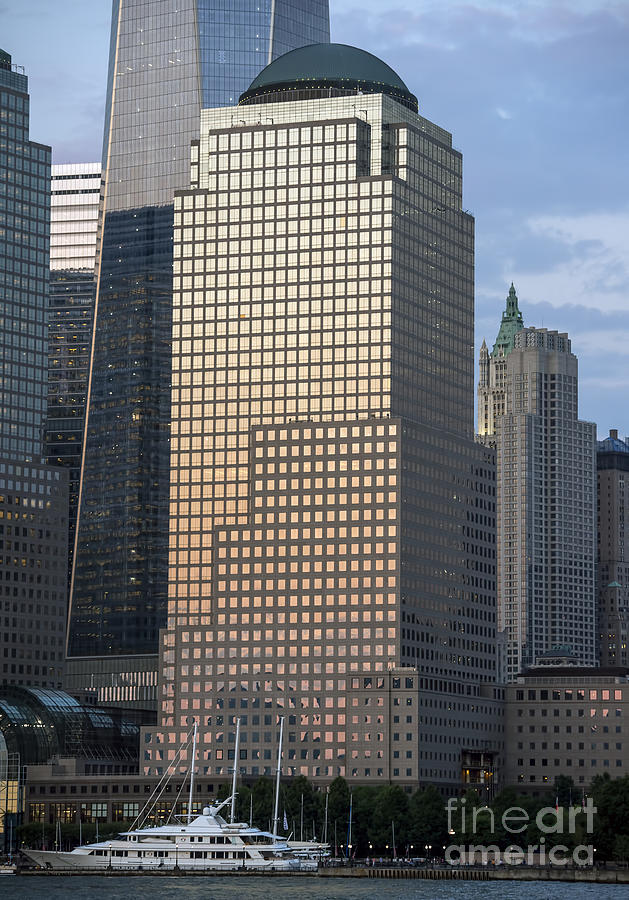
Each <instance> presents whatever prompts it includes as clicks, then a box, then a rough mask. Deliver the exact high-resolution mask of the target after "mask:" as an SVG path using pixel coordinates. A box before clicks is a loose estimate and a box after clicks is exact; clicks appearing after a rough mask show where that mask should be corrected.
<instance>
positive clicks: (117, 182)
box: [68, 0, 329, 700]
mask: <svg viewBox="0 0 629 900" xmlns="http://www.w3.org/2000/svg"><path fill="white" fill-rule="evenodd" d="M328 38H329V26H328V11H327V0H316V2H313V3H310V4H309V5H308V11H304V8H303V4H302V3H293V2H274V3H273V4H270V3H267V2H265V3H263V4H259V3H253V2H252V0H247V2H240V3H232V4H229V9H226V7H225V5H224V4H222V5H221V4H218V3H217V2H216V0H159V2H154V3H146V2H145V0H116V2H114V6H113V20H112V39H111V52H110V69H109V81H108V91H107V103H106V113H105V135H104V144H103V177H104V196H103V210H104V212H103V225H102V241H101V250H100V258H99V261H98V266H97V277H98V290H97V302H96V315H95V324H94V341H93V348H92V357H91V376H90V387H89V393H88V418H87V426H86V437H85V449H84V459H83V468H82V479H81V498H80V509H79V524H78V529H77V544H76V554H75V564H74V573H73V586H72V597H71V617H70V622H69V629H68V654H69V656H70V657H72V658H73V661H72V662H71V664H70V666H69V670H70V671H71V672H74V673H76V680H73V681H71V682H68V685H69V687H72V688H73V689H76V688H77V687H79V686H80V684H79V682H84V681H85V678H86V677H89V680H90V683H93V684H94V685H95V686H98V684H99V683H101V682H102V683H105V684H107V685H108V690H109V688H110V687H111V685H112V684H114V685H115V683H116V677H115V675H114V672H115V671H116V670H118V671H120V669H122V674H121V676H120V678H121V681H122V682H123V683H124V691H123V694H124V696H125V697H129V692H131V695H132V694H133V691H134V689H135V688H134V685H137V686H138V687H139V688H140V689H141V692H143V693H144V694H145V697H146V690H145V689H148V692H149V695H150V693H151V690H154V688H152V687H151V685H150V684H147V683H146V671H147V667H148V669H151V668H152V669H153V670H154V668H155V661H154V654H155V652H156V649H157V635H158V629H159V627H160V626H162V625H163V624H164V622H165V616H166V582H167V555H166V554H167V529H168V524H167V513H168V510H167V505H168V462H169V460H168V422H169V413H170V329H171V312H172V310H171V307H172V217H173V206H172V203H173V193H174V191H175V190H176V189H177V188H181V187H184V186H185V185H186V184H187V179H188V169H189V159H190V142H191V140H192V139H194V138H198V135H199V113H200V109H201V107H202V106H204V105H208V104H209V103H216V102H217V101H220V102H223V103H229V102H231V98H232V97H233V96H235V94H236V93H237V91H238V90H240V89H244V87H246V85H247V84H248V82H249V80H250V77H251V73H252V72H254V71H258V70H259V68H261V67H262V66H263V65H264V64H266V63H267V62H268V61H269V60H270V59H272V58H274V56H276V55H277V54H278V53H281V52H283V50H284V49H286V48H287V45H288V46H298V45H301V44H304V43H308V42H310V41H313V40H327V39H328ZM147 656H148V657H151V659H150V660H148V661H147V659H146V658H147ZM116 659H117V660H118V662H116ZM153 674H154V671H153ZM73 678H74V676H73ZM148 680H149V681H151V676H149V679H148ZM84 686H85V685H84ZM123 694H120V697H122V696H123ZM101 699H104V698H101ZM112 699H114V700H115V699H116V697H113V698H112Z"/></svg>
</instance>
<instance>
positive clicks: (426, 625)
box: [143, 45, 501, 787]
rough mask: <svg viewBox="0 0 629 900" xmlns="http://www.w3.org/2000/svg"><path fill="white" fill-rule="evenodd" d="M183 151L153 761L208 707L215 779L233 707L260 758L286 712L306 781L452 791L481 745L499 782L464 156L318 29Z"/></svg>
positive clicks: (159, 762)
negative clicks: (187, 166) (165, 609)
mask: <svg viewBox="0 0 629 900" xmlns="http://www.w3.org/2000/svg"><path fill="white" fill-rule="evenodd" d="M357 98H358V99H357ZM191 172H192V177H191V187H190V189H189V190H186V191H180V192H178V193H177V196H176V200H175V250H174V252H175V268H174V298H175V300H174V319H173V376H172V381H173V401H172V434H171V489H170V491H171V506H170V570H169V624H168V629H167V631H166V633H165V635H164V640H163V646H162V651H161V663H162V667H161V679H160V707H159V714H160V723H159V725H158V728H157V729H150V730H147V731H146V732H145V736H144V740H145V743H144V744H143V752H144V761H143V771H144V773H145V774H146V775H149V774H161V773H162V772H163V771H165V770H166V769H167V768H168V767H169V765H170V764H172V761H173V760H174V757H175V753H176V751H177V749H178V745H179V736H180V733H181V729H182V728H183V727H184V723H185V722H187V721H189V719H190V717H194V718H195V719H197V720H198V723H199V726H200V749H199V754H198V761H197V765H198V771H199V774H200V775H201V776H208V777H210V776H211V777H216V776H224V777H225V776H228V774H229V771H230V768H231V767H233V765H234V760H233V752H234V748H233V738H234V730H235V726H234V722H235V717H236V716H239V717H240V719H241V750H240V760H239V761H238V763H237V765H238V766H239V768H240V770H241V772H242V773H243V774H244V775H254V776H255V775H265V774H270V773H271V770H272V766H273V757H274V754H275V753H276V745H277V732H278V722H279V718H280V717H281V716H285V717H286V734H287V737H286V746H285V752H284V759H285V761H286V764H285V769H284V771H285V772H287V773H288V774H303V775H306V776H307V777H308V778H312V779H314V780H315V781H317V780H318V781H326V780H331V779H332V778H334V777H335V776H337V775H344V776H346V777H348V778H350V779H353V780H355V781H369V780H370V779H372V778H374V777H376V778H386V779H387V780H389V781H393V782H397V783H400V784H404V785H407V786H412V785H417V784H418V783H420V782H425V781H432V782H435V783H440V784H442V785H443V786H448V787H451V786H456V785H458V784H460V782H461V774H462V764H463V758H464V755H465V754H467V755H465V759H466V760H467V761H468V762H469V761H470V760H475V761H478V760H480V759H481V758H482V759H483V760H484V762H483V766H486V769H483V772H482V773H481V772H480V771H479V772H478V773H477V779H478V780H479V781H482V782H483V783H485V781H486V780H489V779H491V778H492V777H493V771H489V770H490V769H491V766H492V765H493V764H495V763H496V761H497V758H498V756H499V754H500V749H501V743H500V731H499V727H498V720H499V710H498V703H497V702H496V699H495V696H494V693H493V689H490V688H488V687H487V684H486V683H488V682H492V681H493V679H494V676H495V627H496V623H495V614H496V612H495V546H494V534H495V533H494V527H495V482H494V456H493V451H492V450H491V449H488V448H484V447H480V446H479V445H478V444H476V443H474V441H473V430H472V429H473V422H472V414H473V413H472V407H473V404H472V402H471V398H472V392H473V365H472V359H471V356H470V353H469V347H470V345H471V340H472V331H473V220H472V218H471V217H470V216H469V215H468V214H467V213H465V212H463V211H462V208H461V155H460V153H458V152H457V151H456V150H454V149H453V148H452V139H451V136H450V134H448V133H447V132H446V131H444V130H443V129H441V128H440V127H439V126H437V125H434V124H433V123H431V122H429V121H428V120H426V119H424V118H422V117H420V116H419V115H418V113H417V101H416V99H415V98H414V97H413V95H412V94H410V92H409V91H408V89H407V88H406V86H405V85H404V84H403V82H401V80H400V79H399V77H398V76H397V75H396V74H395V72H393V71H392V70H391V69H390V68H389V67H388V66H386V64H384V63H382V62H381V61H380V60H377V59H376V58H375V57H373V56H371V55H370V54H367V53H364V52H363V51H360V50H357V49H355V48H351V47H345V46H342V45H317V46H313V47H307V48H303V49H302V50H297V51H293V52H292V53H289V54H287V55H286V56H285V57H282V58H280V59H279V60H277V61H276V62H274V63H273V64H272V65H270V66H269V67H268V68H267V69H265V70H264V71H263V72H262V73H261V75H260V76H258V78H256V79H255V80H254V82H253V83H252V85H251V87H250V89H249V90H248V91H247V92H245V94H243V96H242V98H241V102H240V105H239V107H238V110H237V114H236V116H234V111H233V110H232V109H229V108H228V109H215V110H204V111H203V113H202V126H201V140H200V142H199V144H197V145H195V146H194V147H193V154H192V164H191ZM455 259H456V260H457V263H456V264H455V263H454V262H453V260H455ZM482 750H486V751H487V755H486V756H484V757H483V756H482V754H481V751H482ZM489 760H492V761H493V762H492V763H491V765H490V763H489ZM185 764H186V763H185V761H184V766H185Z"/></svg>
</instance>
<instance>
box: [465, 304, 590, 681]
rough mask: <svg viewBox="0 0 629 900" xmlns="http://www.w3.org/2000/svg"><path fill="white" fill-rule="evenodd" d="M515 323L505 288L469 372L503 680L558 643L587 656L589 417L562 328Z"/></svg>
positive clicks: (587, 662)
mask: <svg viewBox="0 0 629 900" xmlns="http://www.w3.org/2000/svg"><path fill="white" fill-rule="evenodd" d="M505 317H506V318H507V323H506V324H505ZM520 323H521V317H519V310H518V309H517V298H516V297H515V292H514V291H513V288H512V289H511V291H510V296H509V299H508V301H507V311H506V313H505V315H503V322H502V325H501V330H500V334H499V339H498V341H497V342H496V345H495V347H494V351H493V353H492V355H491V356H489V354H488V353H487V349H486V346H485V345H484V344H483V348H482V350H481V359H480V382H479V425H478V427H479V433H480V438H481V440H482V441H483V442H485V443H491V444H493V446H495V448H496V459H497V473H498V474H497V501H498V510H497V517H498V544H497V558H498V628H499V630H500V631H501V632H504V634H505V636H506V645H507V646H506V667H505V668H506V673H505V674H506V677H507V679H508V680H513V679H514V678H515V676H516V675H517V674H518V673H519V672H521V671H522V670H523V668H526V667H527V666H529V665H531V664H534V663H535V661H536V660H537V659H538V658H539V657H541V656H543V655H544V654H545V653H547V652H548V651H550V650H552V649H553V648H555V649H556V648H558V647H560V646H561V647H564V653H565V654H566V655H570V654H572V655H574V656H575V657H576V658H577V659H578V660H579V661H580V662H581V663H582V664H583V665H594V663H595V660H596V640H595V633H596V602H595V568H594V566H595V536H596V517H595V516H596V507H595V478H594V472H595V434H596V432H595V426H594V425H593V424H592V423H591V422H581V421H580V420H579V419H578V406H577V397H578V370H577V359H576V356H574V354H573V353H572V352H571V345H570V341H569V339H568V335H567V334H560V333H559V332H556V331H547V330H546V329H545V328H540V329H536V328H520V330H517V325H518V324H520Z"/></svg>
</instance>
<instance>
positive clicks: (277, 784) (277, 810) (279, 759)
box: [273, 716, 284, 837]
mask: <svg viewBox="0 0 629 900" xmlns="http://www.w3.org/2000/svg"><path fill="white" fill-rule="evenodd" d="M283 740H284V716H280V743H279V747H278V748H277V774H276V776H275V811H274V813H273V836H274V837H277V827H278V822H279V815H280V776H281V774H282V742H283Z"/></svg>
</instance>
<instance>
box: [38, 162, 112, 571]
mask: <svg viewBox="0 0 629 900" xmlns="http://www.w3.org/2000/svg"><path fill="white" fill-rule="evenodd" d="M100 184H101V176H100V163H70V164H64V165H55V166H53V167H52V183H51V198H50V206H51V208H50V291H49V300H48V412H47V418H46V433H45V441H46V447H45V451H46V458H47V460H48V462H49V463H50V464H51V465H55V466H63V467H64V468H67V469H68V477H69V493H70V506H69V516H68V585H69V584H70V576H71V574H72V554H73V550H74V540H75V527H76V516H77V506H78V500H79V483H80V474H81V456H82V449H83V430H84V425H85V397H86V393H87V378H88V368H89V358H90V347H91V339H92V317H93V314H94V299H95V293H96V281H95V278H94V265H95V262H96V232H97V227H98V207H99V198H100Z"/></svg>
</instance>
